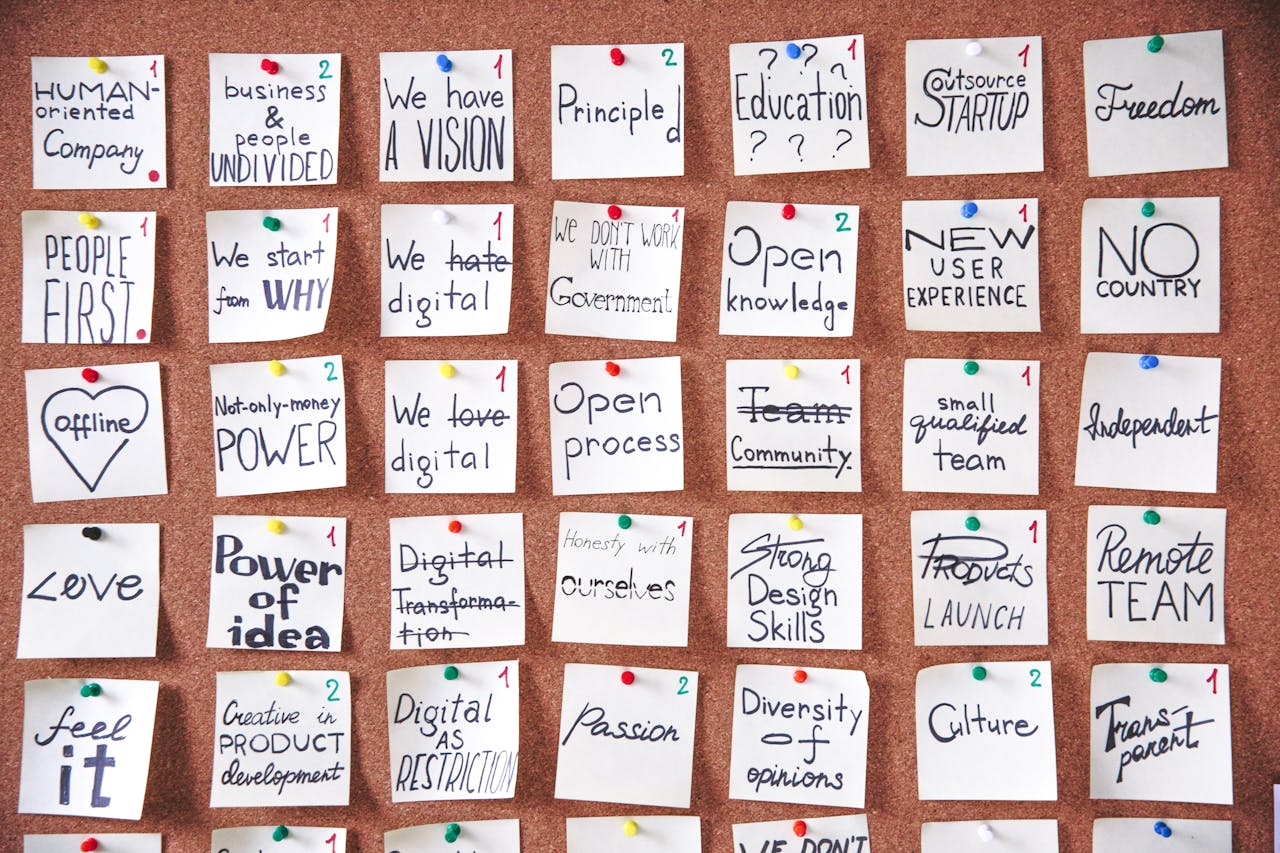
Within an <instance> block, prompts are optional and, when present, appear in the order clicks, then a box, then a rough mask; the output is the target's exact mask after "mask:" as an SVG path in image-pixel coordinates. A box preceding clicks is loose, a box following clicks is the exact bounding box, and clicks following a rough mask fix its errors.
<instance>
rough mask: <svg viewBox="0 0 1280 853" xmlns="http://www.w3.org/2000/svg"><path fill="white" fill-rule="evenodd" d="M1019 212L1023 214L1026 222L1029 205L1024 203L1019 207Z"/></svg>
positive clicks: (1023, 219)
mask: <svg viewBox="0 0 1280 853" xmlns="http://www.w3.org/2000/svg"><path fill="white" fill-rule="evenodd" d="M1018 212H1019V213H1021V214H1022V221H1023V222H1026V221H1027V206H1026V205H1025V204H1024V205H1023V206H1022V207H1020V208H1018Z"/></svg>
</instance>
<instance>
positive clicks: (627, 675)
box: [619, 669, 636, 684]
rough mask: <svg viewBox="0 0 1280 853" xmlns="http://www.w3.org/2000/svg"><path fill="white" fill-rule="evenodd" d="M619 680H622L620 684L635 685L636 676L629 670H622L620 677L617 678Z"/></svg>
mask: <svg viewBox="0 0 1280 853" xmlns="http://www.w3.org/2000/svg"><path fill="white" fill-rule="evenodd" d="M619 678H620V679H621V680H622V683H623V684H635V683H636V674H635V673H634V672H632V671H631V670H629V669H624V670H623V671H622V675H621V676H619Z"/></svg>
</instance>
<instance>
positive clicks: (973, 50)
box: [964, 41, 982, 56]
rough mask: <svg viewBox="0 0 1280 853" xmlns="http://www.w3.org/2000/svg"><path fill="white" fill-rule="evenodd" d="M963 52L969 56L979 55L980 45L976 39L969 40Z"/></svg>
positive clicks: (980, 53) (980, 52)
mask: <svg viewBox="0 0 1280 853" xmlns="http://www.w3.org/2000/svg"><path fill="white" fill-rule="evenodd" d="M964 52H965V53H966V54H968V55H969V56H981V55H982V45H980V44H978V43H977V42H976V41H971V42H969V43H968V44H966V45H965V46H964Z"/></svg>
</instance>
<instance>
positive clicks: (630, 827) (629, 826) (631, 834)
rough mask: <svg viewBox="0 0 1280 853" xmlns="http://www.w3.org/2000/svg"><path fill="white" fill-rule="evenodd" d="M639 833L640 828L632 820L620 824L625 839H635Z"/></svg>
mask: <svg viewBox="0 0 1280 853" xmlns="http://www.w3.org/2000/svg"><path fill="white" fill-rule="evenodd" d="M639 832H640V827H639V825H637V824H636V822H635V821H634V820H624V821H623V822H622V834H623V835H625V836H627V838H635V836H636V835H637V834H638V833H639Z"/></svg>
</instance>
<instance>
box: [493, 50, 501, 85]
mask: <svg viewBox="0 0 1280 853" xmlns="http://www.w3.org/2000/svg"><path fill="white" fill-rule="evenodd" d="M493 67H494V68H496V69H498V79H499V80H501V79H502V54H498V61H497V62H495V63H493Z"/></svg>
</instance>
